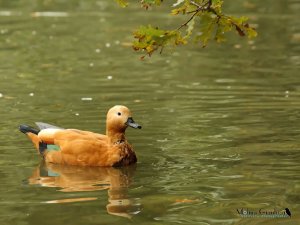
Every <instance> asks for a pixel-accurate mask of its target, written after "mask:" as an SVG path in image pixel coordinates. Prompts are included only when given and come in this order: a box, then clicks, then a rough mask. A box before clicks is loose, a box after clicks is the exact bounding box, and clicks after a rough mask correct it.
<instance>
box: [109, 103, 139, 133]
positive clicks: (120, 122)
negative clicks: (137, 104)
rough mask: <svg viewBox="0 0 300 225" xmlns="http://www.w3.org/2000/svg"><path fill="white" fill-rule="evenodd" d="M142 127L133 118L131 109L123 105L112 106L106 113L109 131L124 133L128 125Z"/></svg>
mask: <svg viewBox="0 0 300 225" xmlns="http://www.w3.org/2000/svg"><path fill="white" fill-rule="evenodd" d="M128 126H129V127H132V128H137V129H141V128H142V126H140V125H139V124H137V123H135V122H134V120H133V119H132V116H131V112H130V110H129V109H128V108H127V107H126V106H123V105H116V106H114V107H112V108H110V109H109V110H108V112H107V115H106V130H107V133H108V132H114V133H123V132H125V130H126V128H127V127H128Z"/></svg>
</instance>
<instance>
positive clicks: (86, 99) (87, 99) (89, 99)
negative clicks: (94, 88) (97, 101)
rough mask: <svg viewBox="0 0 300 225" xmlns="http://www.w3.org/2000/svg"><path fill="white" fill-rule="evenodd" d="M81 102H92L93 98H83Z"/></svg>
mask: <svg viewBox="0 0 300 225" xmlns="http://www.w3.org/2000/svg"><path fill="white" fill-rule="evenodd" d="M81 100H82V101H92V100H93V98H91V97H83V98H81Z"/></svg>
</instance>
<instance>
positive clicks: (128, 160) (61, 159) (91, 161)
mask: <svg viewBox="0 0 300 225" xmlns="http://www.w3.org/2000/svg"><path fill="white" fill-rule="evenodd" d="M36 124H37V126H38V127H39V129H35V128H32V127H30V126H27V125H20V127H19V129H20V131H21V132H23V133H25V134H26V135H27V136H28V137H29V138H30V139H31V141H32V142H33V144H34V145H35V147H36V149H37V150H38V152H39V153H40V155H41V156H42V157H43V158H44V160H45V161H46V162H47V163H55V164H67V165H79V166H127V165H130V164H133V163H135V162H136V161H137V158H136V155H135V152H134V151H133V148H132V146H131V145H130V144H129V143H128V141H127V140H126V137H125V130H126V128H127V127H128V126H129V127H133V128H138V129H141V128H142V127H141V126H140V125H139V124H137V123H135V122H134V120H133V119H132V116H131V112H130V110H129V109H128V108H127V107H125V106H122V105H116V106H114V107H112V108H111V109H109V110H108V112H107V116H106V135H104V134H98V133H94V132H90V131H82V130H77V129H63V128H60V127H56V126H53V125H50V124H46V123H40V122H37V123H36Z"/></svg>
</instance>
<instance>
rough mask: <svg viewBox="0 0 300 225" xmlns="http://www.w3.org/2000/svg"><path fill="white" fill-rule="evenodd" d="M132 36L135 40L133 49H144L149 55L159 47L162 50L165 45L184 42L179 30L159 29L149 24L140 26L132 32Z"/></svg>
mask: <svg viewBox="0 0 300 225" xmlns="http://www.w3.org/2000/svg"><path fill="white" fill-rule="evenodd" d="M134 37H135V38H136V41H134V42H133V49H134V50H136V51H146V53H147V54H148V55H149V56H151V55H152V53H153V52H155V51H157V50H159V49H160V50H162V49H163V48H164V47H165V46H168V45H173V46H176V45H180V44H185V43H186V41H185V40H184V38H182V36H181V34H180V32H179V31H177V30H175V31H174V30H171V31H170V30H161V29H158V28H154V27H152V26H151V25H149V26H141V27H140V28H139V29H138V30H137V31H135V32H134Z"/></svg>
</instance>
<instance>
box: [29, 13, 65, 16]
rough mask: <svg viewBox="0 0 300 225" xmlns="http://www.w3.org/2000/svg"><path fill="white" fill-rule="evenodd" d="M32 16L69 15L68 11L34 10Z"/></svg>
mask: <svg viewBox="0 0 300 225" xmlns="http://www.w3.org/2000/svg"><path fill="white" fill-rule="evenodd" d="M31 16H32V17H68V16H69V14H68V13H67V12H33V13H31Z"/></svg>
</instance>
